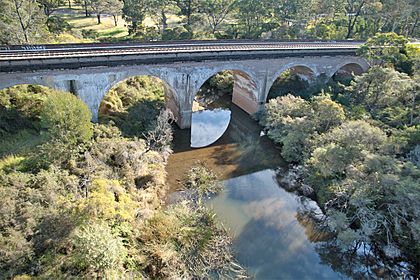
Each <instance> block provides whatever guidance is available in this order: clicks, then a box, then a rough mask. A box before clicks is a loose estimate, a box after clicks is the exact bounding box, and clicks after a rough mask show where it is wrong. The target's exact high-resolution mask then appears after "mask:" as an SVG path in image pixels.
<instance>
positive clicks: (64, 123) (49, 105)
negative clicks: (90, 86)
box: [41, 92, 93, 145]
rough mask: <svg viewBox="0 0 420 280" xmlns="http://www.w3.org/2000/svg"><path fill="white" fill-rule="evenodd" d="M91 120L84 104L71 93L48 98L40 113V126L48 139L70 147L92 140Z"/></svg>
mask: <svg viewBox="0 0 420 280" xmlns="http://www.w3.org/2000/svg"><path fill="white" fill-rule="evenodd" d="M91 119H92V114H91V113H90V111H89V109H88V107H87V106H86V104H85V103H84V102H83V101H81V100H80V99H79V98H78V97H76V96H74V95H73V94H71V93H61V92H58V93H56V94H53V95H51V96H49V97H48V99H47V101H46V102H45V104H44V105H43V108H42V112H41V126H42V127H43V128H45V129H46V130H47V135H48V137H49V138H51V139H56V140H59V141H62V142H65V143H69V144H71V145H77V144H79V143H84V142H87V141H89V140H90V139H91V138H92V133H93V131H92V123H91Z"/></svg>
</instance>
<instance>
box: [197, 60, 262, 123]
mask: <svg viewBox="0 0 420 280" xmlns="http://www.w3.org/2000/svg"><path fill="white" fill-rule="evenodd" d="M223 71H230V72H232V74H233V78H234V84H233V92H232V102H233V103H234V104H235V105H237V106H238V107H239V108H241V109H242V110H244V111H245V112H247V113H248V114H250V115H253V114H255V113H257V111H258V99H259V92H260V81H258V79H257V78H256V75H255V73H254V72H252V71H251V70H250V69H248V68H247V67H243V66H239V65H234V66H229V65H223V66H220V67H215V68H212V69H206V70H201V71H196V73H197V74H196V77H195V79H194V86H193V89H192V94H191V95H190V96H189V98H190V100H189V102H190V106H191V108H192V104H193V101H194V98H195V96H196V95H197V93H198V92H199V90H200V88H201V87H202V86H203V85H204V83H205V82H206V81H208V80H209V79H210V78H212V77H213V76H215V75H217V74H218V73H221V72H223Z"/></svg>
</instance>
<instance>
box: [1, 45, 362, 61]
mask: <svg viewBox="0 0 420 280" xmlns="http://www.w3.org/2000/svg"><path fill="white" fill-rule="evenodd" d="M362 43H363V42H357V41H339V42H276V41H261V42H256V41H194V42H192V41H186V42H155V43H142V44H139V43H122V44H69V45H65V44H63V45H33V46H19V45H17V46H0V61H19V60H33V59H52V58H79V57H100V56H126V55H158V54H173V53H212V52H215V53H217V52H246V51H253V52H255V51H256V52H259V51H265V52H266V51H279V52H281V51H285V52H287V51H300V50H312V51H313V50H315V51H316V50H320V51H322V50H324V51H325V50H342V49H346V50H356V49H357V48H359V46H360V45H361V44H362Z"/></svg>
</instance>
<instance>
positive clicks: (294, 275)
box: [209, 169, 344, 279]
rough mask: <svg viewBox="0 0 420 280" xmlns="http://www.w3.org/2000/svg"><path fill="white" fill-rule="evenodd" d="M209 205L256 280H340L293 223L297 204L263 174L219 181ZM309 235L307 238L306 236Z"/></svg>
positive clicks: (271, 176)
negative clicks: (218, 191) (219, 190)
mask: <svg viewBox="0 0 420 280" xmlns="http://www.w3.org/2000/svg"><path fill="white" fill-rule="evenodd" d="M224 184H225V189H224V191H223V192H222V193H221V194H220V195H218V196H216V197H215V198H213V199H212V200H211V201H210V202H209V204H210V205H211V207H212V208H213V209H214V210H215V212H216V213H217V214H218V217H219V218H220V219H221V221H222V222H223V224H224V225H225V226H226V227H227V228H228V229H229V231H230V233H231V234H232V236H234V238H235V239H234V246H235V249H236V251H237V257H238V259H239V261H240V262H241V263H242V264H244V265H246V266H247V267H248V268H249V269H250V270H251V272H252V273H254V275H255V278H256V279H337V278H344V277H343V276H342V275H340V274H338V273H336V272H334V271H333V270H332V269H331V268H330V267H329V266H328V265H325V264H322V263H321V259H320V257H319V255H318V253H317V251H316V245H315V243H312V242H311V241H310V240H309V238H308V236H307V233H308V234H309V235H311V234H312V233H311V232H310V231H312V230H314V228H311V227H307V228H305V226H304V224H301V223H300V222H299V220H298V215H299V209H301V208H302V207H305V205H303V204H302V202H301V198H300V197H299V196H297V195H295V194H293V193H288V192H287V191H285V190H284V189H282V188H281V187H280V186H279V184H278V181H277V180H276V173H275V171H274V170H272V169H267V170H263V171H259V172H255V173H251V174H248V175H244V176H240V177H237V178H231V179H228V180H225V181H224ZM308 231H309V232H308Z"/></svg>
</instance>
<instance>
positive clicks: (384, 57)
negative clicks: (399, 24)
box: [359, 33, 408, 66]
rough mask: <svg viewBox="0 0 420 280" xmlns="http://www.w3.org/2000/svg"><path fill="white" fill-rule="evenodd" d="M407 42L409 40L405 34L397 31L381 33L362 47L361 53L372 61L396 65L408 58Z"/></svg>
mask: <svg viewBox="0 0 420 280" xmlns="http://www.w3.org/2000/svg"><path fill="white" fill-rule="evenodd" d="M407 43H408V40H407V39H406V38H405V37H404V36H399V35H397V34H396V33H379V34H376V35H375V36H374V37H372V38H369V39H368V40H367V42H366V43H365V44H364V45H363V46H361V47H360V49H359V54H360V55H362V56H364V57H366V59H368V60H369V61H370V62H371V63H375V64H379V65H381V66H383V65H386V64H391V65H393V66H396V65H397V64H399V63H402V62H404V61H406V60H407V55H406V47H407Z"/></svg>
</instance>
